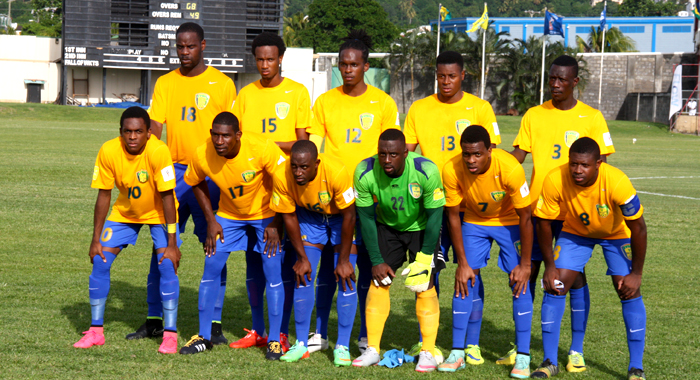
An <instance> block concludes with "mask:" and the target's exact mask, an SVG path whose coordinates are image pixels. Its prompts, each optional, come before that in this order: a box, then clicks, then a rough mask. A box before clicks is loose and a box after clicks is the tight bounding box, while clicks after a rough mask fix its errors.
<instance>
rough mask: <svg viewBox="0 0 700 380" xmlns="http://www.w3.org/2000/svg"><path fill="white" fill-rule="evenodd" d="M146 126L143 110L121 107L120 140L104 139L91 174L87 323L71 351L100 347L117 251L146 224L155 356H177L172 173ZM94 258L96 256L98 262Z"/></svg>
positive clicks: (160, 145) (161, 147)
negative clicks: (157, 296)
mask: <svg viewBox="0 0 700 380" xmlns="http://www.w3.org/2000/svg"><path fill="white" fill-rule="evenodd" d="M150 124H151V123H150V118H149V117H148V112H146V111H145V110H143V109H142V108H140V107H131V108H128V109H126V110H125V111H124V113H122V117H121V120H120V121H119V133H120V135H121V137H118V138H115V139H112V140H110V141H107V142H106V143H105V144H104V145H102V148H101V149H100V153H99V154H98V155H97V162H96V163H95V171H94V173H93V174H92V187H93V188H96V189H99V190H100V192H99V194H98V195H97V201H96V202H95V218H94V229H93V233H92V243H91V244H90V262H91V263H92V274H90V286H89V288H90V309H91V313H92V324H91V325H90V329H89V330H88V331H86V332H84V333H83V334H85V336H84V337H83V338H82V339H80V340H79V341H78V342H77V343H75V344H74V345H73V346H74V347H77V348H89V347H92V346H93V345H98V346H101V345H103V344H105V336H104V333H103V327H102V326H103V316H104V311H105V304H106V302H107V294H109V285H110V269H111V267H112V263H113V262H114V259H116V258H117V254H118V253H119V252H120V251H121V250H122V249H124V248H126V246H127V245H129V244H132V245H134V244H136V239H137V238H138V234H139V230H140V229H141V226H143V225H144V224H145V225H148V226H149V227H150V230H151V237H152V238H153V246H154V247H155V255H156V256H155V257H156V269H157V270H158V272H159V277H160V284H159V285H160V291H161V292H162V308H163V310H164V311H165V313H164V317H165V321H164V322H165V332H164V333H163V334H164V335H163V343H162V344H161V345H160V348H159V349H158V352H161V353H163V354H174V353H176V352H177V326H176V322H177V302H178V298H179V295H180V281H179V279H178V277H177V267H178V264H179V262H180V250H179V249H178V246H179V243H180V242H179V238H180V236H179V232H178V230H177V212H176V210H177V198H176V197H175V195H174V194H173V189H174V188H175V171H174V170H173V162H172V160H171V159H170V151H169V150H168V147H167V146H166V145H165V144H164V143H163V142H161V141H160V140H158V139H157V138H156V137H155V136H151V130H150ZM114 186H117V188H118V189H119V197H118V198H117V201H116V202H115V203H114V207H113V208H112V213H111V215H110V216H109V218H107V212H108V211H109V203H110V200H111V198H112V189H113V188H114ZM105 218H107V222H105ZM95 256H99V257H98V258H97V260H95ZM166 259H167V260H166Z"/></svg>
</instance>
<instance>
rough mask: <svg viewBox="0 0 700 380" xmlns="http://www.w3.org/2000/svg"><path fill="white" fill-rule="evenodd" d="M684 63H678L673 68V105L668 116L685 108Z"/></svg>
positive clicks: (670, 116)
mask: <svg viewBox="0 0 700 380" xmlns="http://www.w3.org/2000/svg"><path fill="white" fill-rule="evenodd" d="M682 76H683V65H678V66H676V68H675V69H674V70H673V81H672V82H671V106H670V110H669V113H668V118H669V119H670V118H672V117H673V115H674V114H675V113H676V112H678V111H680V110H681V109H682V108H683V87H682V84H681V81H682V79H683V77H682Z"/></svg>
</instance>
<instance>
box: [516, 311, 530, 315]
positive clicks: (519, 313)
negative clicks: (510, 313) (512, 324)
mask: <svg viewBox="0 0 700 380" xmlns="http://www.w3.org/2000/svg"><path fill="white" fill-rule="evenodd" d="M530 313H532V312H531V311H528V312H525V313H521V312H518V315H525V314H530Z"/></svg>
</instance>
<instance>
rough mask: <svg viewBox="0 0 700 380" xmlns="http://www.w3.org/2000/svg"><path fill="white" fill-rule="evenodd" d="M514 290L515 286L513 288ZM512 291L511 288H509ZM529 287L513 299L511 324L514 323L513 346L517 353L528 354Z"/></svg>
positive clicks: (529, 327) (530, 314) (529, 329)
mask: <svg viewBox="0 0 700 380" xmlns="http://www.w3.org/2000/svg"><path fill="white" fill-rule="evenodd" d="M513 288H515V286H513ZM511 289H512V288H511ZM530 291H531V290H530V287H528V288H527V290H526V291H525V294H522V293H521V294H520V297H518V298H515V297H513V322H515V344H516V345H517V346H518V353H521V354H530V336H531V332H532V297H531V296H530V294H529V292H530Z"/></svg>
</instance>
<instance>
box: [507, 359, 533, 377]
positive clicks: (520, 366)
mask: <svg viewBox="0 0 700 380" xmlns="http://www.w3.org/2000/svg"><path fill="white" fill-rule="evenodd" d="M510 377H514V378H516V379H527V378H529V377H530V355H523V354H517V355H516V356H515V365H514V366H513V370H512V371H510Z"/></svg>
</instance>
